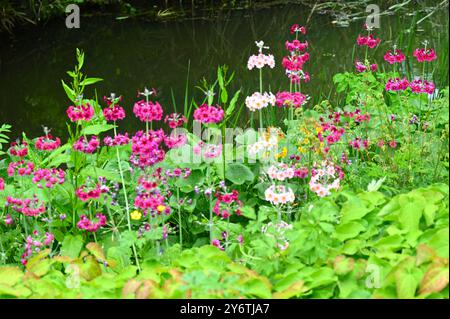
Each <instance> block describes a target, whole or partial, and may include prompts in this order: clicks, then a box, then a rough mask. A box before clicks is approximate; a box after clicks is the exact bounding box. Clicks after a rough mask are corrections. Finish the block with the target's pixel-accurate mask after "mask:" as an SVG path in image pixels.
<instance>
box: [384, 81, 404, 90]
mask: <svg viewBox="0 0 450 319" xmlns="http://www.w3.org/2000/svg"><path fill="white" fill-rule="evenodd" d="M408 86H409V83H408V80H407V79H406V78H403V79H400V78H395V79H393V78H391V79H389V80H388V81H387V83H386V86H385V89H386V91H404V90H406V89H407V88H408Z"/></svg>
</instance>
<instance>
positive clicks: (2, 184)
mask: <svg viewBox="0 0 450 319" xmlns="http://www.w3.org/2000/svg"><path fill="white" fill-rule="evenodd" d="M4 189H5V180H4V179H3V178H1V177H0V191H2V190H4Z"/></svg>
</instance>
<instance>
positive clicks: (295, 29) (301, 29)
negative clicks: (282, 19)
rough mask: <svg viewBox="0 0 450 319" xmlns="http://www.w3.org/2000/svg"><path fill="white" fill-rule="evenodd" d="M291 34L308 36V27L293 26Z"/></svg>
mask: <svg viewBox="0 0 450 319" xmlns="http://www.w3.org/2000/svg"><path fill="white" fill-rule="evenodd" d="M290 32H291V34H295V33H298V32H300V33H302V34H306V27H303V26H299V25H298V24H297V23H296V24H293V25H292V26H291V28H290Z"/></svg>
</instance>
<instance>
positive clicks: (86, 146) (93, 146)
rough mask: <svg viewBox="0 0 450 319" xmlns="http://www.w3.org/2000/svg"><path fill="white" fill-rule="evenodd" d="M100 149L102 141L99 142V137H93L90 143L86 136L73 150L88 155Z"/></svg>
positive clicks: (81, 138) (75, 144)
mask: <svg viewBox="0 0 450 319" xmlns="http://www.w3.org/2000/svg"><path fill="white" fill-rule="evenodd" d="M99 147H100V141H99V140H98V138H97V136H92V137H91V139H90V140H89V141H87V140H86V138H85V137H84V136H81V137H80V138H79V139H78V141H76V142H75V143H74V144H73V149H74V150H75V151H79V152H83V153H86V154H92V153H94V152H95V151H96V150H97V148H99Z"/></svg>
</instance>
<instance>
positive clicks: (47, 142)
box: [35, 134, 61, 151]
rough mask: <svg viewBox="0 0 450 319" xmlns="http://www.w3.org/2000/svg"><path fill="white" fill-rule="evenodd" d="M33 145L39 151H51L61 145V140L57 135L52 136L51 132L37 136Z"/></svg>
mask: <svg viewBox="0 0 450 319" xmlns="http://www.w3.org/2000/svg"><path fill="white" fill-rule="evenodd" d="M35 146H36V148H37V149H38V150H40V151H53V150H55V149H57V148H58V147H60V146H61V140H60V139H59V138H58V137H57V138H53V136H52V135H51V134H47V135H44V136H41V137H39V138H38V139H37V140H36V143H35Z"/></svg>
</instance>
